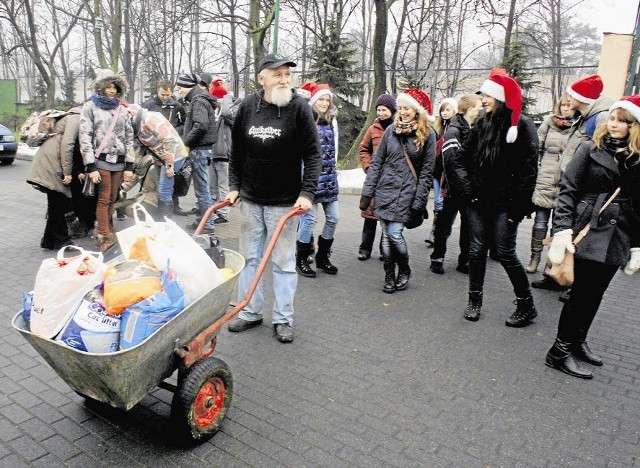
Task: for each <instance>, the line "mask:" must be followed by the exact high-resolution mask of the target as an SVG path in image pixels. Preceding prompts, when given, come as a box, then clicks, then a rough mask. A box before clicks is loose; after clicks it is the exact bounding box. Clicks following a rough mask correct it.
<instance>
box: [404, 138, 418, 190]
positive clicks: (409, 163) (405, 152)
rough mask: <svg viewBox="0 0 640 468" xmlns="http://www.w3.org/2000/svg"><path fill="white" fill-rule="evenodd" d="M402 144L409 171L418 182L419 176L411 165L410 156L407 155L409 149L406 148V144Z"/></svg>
mask: <svg viewBox="0 0 640 468" xmlns="http://www.w3.org/2000/svg"><path fill="white" fill-rule="evenodd" d="M400 144H401V145H402V152H403V153H404V159H406V161H407V164H408V165H409V170H410V171H411V174H412V175H413V178H414V179H415V180H416V181H417V180H418V174H416V170H415V168H414V167H413V164H412V163H411V159H410V158H409V155H408V154H407V148H406V147H405V145H404V142H400Z"/></svg>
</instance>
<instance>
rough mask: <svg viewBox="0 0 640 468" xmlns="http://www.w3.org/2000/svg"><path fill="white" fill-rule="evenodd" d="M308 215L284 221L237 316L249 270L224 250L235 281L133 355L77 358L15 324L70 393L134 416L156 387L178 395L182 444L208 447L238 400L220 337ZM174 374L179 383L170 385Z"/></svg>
mask: <svg viewBox="0 0 640 468" xmlns="http://www.w3.org/2000/svg"><path fill="white" fill-rule="evenodd" d="M228 205H229V202H228V201H224V202H221V203H218V204H216V205H214V206H212V207H210V208H209V210H207V212H206V213H205V215H204V216H203V219H202V221H201V222H200V225H199V226H198V228H197V229H196V231H195V233H194V236H197V235H199V234H200V232H201V231H202V228H203V227H204V225H205V224H206V222H207V220H208V219H209V218H210V217H211V215H212V214H213V213H214V212H215V211H216V210H218V209H220V208H222V207H223V206H228ZM302 212H303V211H302V210H299V209H297V208H294V209H292V210H291V211H290V212H289V213H287V214H286V215H285V216H283V217H282V219H281V220H280V222H279V224H278V226H277V227H276V230H275V232H274V234H273V236H272V238H271V240H270V242H269V244H268V245H267V247H266V249H265V252H264V256H263V258H262V260H261V262H260V265H259V266H258V270H257V272H256V275H255V277H254V278H253V282H252V283H251V286H250V288H249V290H248V291H247V293H246V295H245V297H244V298H243V299H242V301H240V303H238V304H237V305H235V306H234V307H233V308H232V309H231V310H228V308H229V299H230V298H231V294H232V292H233V290H234V288H235V286H236V283H237V280H238V275H239V274H240V272H241V271H242V269H243V268H244V264H245V263H244V258H243V257H242V256H241V255H240V254H239V253H237V252H234V251H232V250H228V249H224V254H225V262H226V267H228V268H231V270H232V271H233V275H232V276H231V277H230V278H228V279H226V280H225V281H224V282H223V283H221V284H220V285H218V286H217V287H215V288H213V289H212V290H210V291H209V292H207V293H205V294H204V295H202V296H201V297H200V298H198V299H196V300H195V301H194V302H192V303H191V304H189V306H187V307H186V308H185V309H184V310H183V311H182V312H181V313H180V314H178V315H177V316H176V317H175V318H173V319H172V320H171V321H169V322H168V323H166V324H165V325H164V326H162V327H161V328H160V329H159V330H158V331H157V332H155V333H154V334H153V335H151V336H150V337H149V338H147V339H146V340H145V341H143V342H142V343H140V344H138V345H136V346H134V347H132V348H129V349H126V350H122V351H117V352H115V353H109V354H97V353H88V352H84V351H79V350H77V349H74V348H70V347H68V346H66V345H64V344H62V343H59V342H57V341H53V340H49V339H46V338H43V337H40V336H37V335H34V334H33V333H31V332H30V331H29V325H28V323H27V322H26V321H25V319H24V318H23V316H22V314H21V313H20V312H19V313H18V314H16V316H15V317H14V318H13V320H12V325H13V327H14V328H15V329H16V330H18V331H19V332H20V333H21V334H22V336H23V337H24V338H25V339H26V340H27V341H28V342H29V344H31V346H33V347H34V348H35V349H36V351H38V353H39V354H40V355H41V356H42V357H43V358H44V360H45V361H46V362H47V363H48V364H49V365H50V366H51V368H52V369H53V370H54V371H55V372H56V373H57V374H58V375H59V376H60V378H62V380H64V381H65V382H66V383H67V385H69V387H71V389H72V390H74V391H75V392H76V393H78V394H79V395H81V396H82V397H84V398H86V399H88V400H95V401H99V402H102V403H105V404H108V405H110V406H112V407H114V408H120V409H123V410H125V411H128V410H130V409H131V408H133V407H134V406H135V405H136V404H137V403H139V402H140V401H141V400H142V399H143V398H144V397H145V396H146V395H147V394H148V393H149V392H150V391H152V390H153V389H154V388H156V387H160V388H164V389H167V390H170V391H172V392H173V394H174V396H173V400H172V404H171V416H172V419H173V420H174V424H173V427H172V429H173V430H175V431H176V436H177V440H179V441H180V442H181V443H183V444H188V445H193V444H197V443H201V442H204V441H205V440H207V439H209V438H211V437H212V436H213V435H214V434H215V433H216V432H217V431H218V430H219V429H220V426H221V424H222V421H223V420H224V418H225V416H226V414H227V411H228V409H229V406H230V404H231V399H232V396H233V378H232V375H231V370H230V369H229V367H228V366H227V364H226V363H225V362H224V361H223V360H221V359H219V358H216V357H213V356H212V354H213V351H214V349H215V347H216V343H217V335H218V332H219V331H220V329H221V328H222V326H223V325H224V324H225V323H227V322H228V321H229V320H231V319H232V318H233V317H234V316H235V315H237V314H238V313H239V312H240V311H241V310H242V309H243V308H244V307H245V306H246V305H247V304H248V303H249V301H250V300H251V297H252V296H253V293H254V292H255V290H256V287H257V285H258V282H259V281H260V278H261V276H262V274H263V272H264V270H265V268H266V265H267V263H268V262H269V258H270V257H271V254H272V252H273V249H274V247H275V245H276V243H277V241H278V238H279V236H280V234H281V232H282V230H283V228H284V226H285V224H286V222H287V221H288V220H289V219H291V218H292V217H294V216H296V215H299V214H301V213H302ZM119 259H122V257H118V258H117V259H114V260H113V261H118V260H119ZM176 370H177V371H178V378H177V384H172V383H170V382H167V381H166V379H168V378H169V377H171V376H172V375H173V373H174V372H175V371H176Z"/></svg>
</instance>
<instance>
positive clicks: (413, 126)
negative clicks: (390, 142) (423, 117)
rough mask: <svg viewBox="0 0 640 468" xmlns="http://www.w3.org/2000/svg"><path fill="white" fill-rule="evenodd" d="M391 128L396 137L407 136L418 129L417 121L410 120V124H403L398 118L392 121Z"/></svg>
mask: <svg viewBox="0 0 640 468" xmlns="http://www.w3.org/2000/svg"><path fill="white" fill-rule="evenodd" d="M393 126H394V127H395V131H396V133H397V134H398V135H409V134H411V133H412V132H415V131H416V130H417V129H418V121H417V120H412V121H411V122H403V121H402V119H401V118H400V116H398V117H396V119H395V120H394V121H393Z"/></svg>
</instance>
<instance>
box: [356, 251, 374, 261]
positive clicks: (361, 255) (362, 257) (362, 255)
mask: <svg viewBox="0 0 640 468" xmlns="http://www.w3.org/2000/svg"><path fill="white" fill-rule="evenodd" d="M369 257H371V252H367V251H366V250H361V251H360V252H358V260H368V259H369Z"/></svg>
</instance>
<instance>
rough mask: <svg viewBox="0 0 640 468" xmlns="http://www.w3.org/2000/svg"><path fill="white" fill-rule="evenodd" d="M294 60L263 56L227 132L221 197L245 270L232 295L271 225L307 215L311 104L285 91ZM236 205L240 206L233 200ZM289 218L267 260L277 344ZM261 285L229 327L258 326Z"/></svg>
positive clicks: (287, 301) (291, 267)
mask: <svg viewBox="0 0 640 468" xmlns="http://www.w3.org/2000/svg"><path fill="white" fill-rule="evenodd" d="M295 66H296V64H295V62H292V61H291V60H289V59H286V58H284V57H282V56H281V55H279V54H267V55H266V56H265V57H264V58H263V59H262V61H261V62H260V65H259V66H258V82H259V83H260V85H261V86H262V88H263V89H261V90H258V91H256V92H255V93H254V94H252V95H250V96H247V97H246V98H245V99H244V100H243V101H242V103H241V104H240V107H239V109H238V114H237V116H236V120H235V123H234V125H233V130H232V134H231V156H230V158H229V194H228V195H227V200H229V201H230V202H231V203H232V204H233V206H236V205H238V204H240V214H241V215H240V220H241V221H240V253H241V254H242V255H243V256H244V258H245V261H246V266H245V268H244V270H242V273H241V274H240V278H239V281H238V298H239V300H242V298H244V296H245V294H246V292H247V290H248V289H249V287H250V285H251V282H252V280H253V278H254V277H255V273H256V269H257V266H258V264H259V263H260V261H261V259H262V256H263V253H264V249H265V246H266V245H267V242H268V241H269V240H270V238H271V236H272V235H273V232H274V231H275V228H276V226H277V224H278V221H279V220H280V219H281V218H282V217H283V216H284V215H285V214H287V213H288V212H289V211H291V209H292V208H294V207H297V208H300V209H302V210H304V211H309V210H310V209H311V206H312V202H313V198H314V196H315V192H316V188H317V185H318V177H319V175H320V170H321V168H322V156H321V150H320V143H319V141H318V132H317V131H316V125H315V123H314V121H313V116H312V113H311V107H310V106H309V104H308V102H307V100H306V99H304V98H302V97H300V96H298V95H297V94H295V93H294V92H293V90H292V88H291V67H295ZM240 200H242V203H240ZM297 225H298V220H297V218H294V219H292V220H291V221H289V222H288V223H287V224H286V226H285V228H284V230H283V231H282V234H281V235H280V239H279V240H278V243H277V244H276V247H275V249H274V251H273V254H272V256H271V269H272V272H273V292H274V296H275V303H274V306H273V317H272V323H273V330H274V333H275V336H276V338H277V340H278V341H280V342H282V343H290V342H292V341H293V329H292V325H293V299H294V296H295V292H296V287H297V283H298V274H297V273H296V260H295V248H296V245H295V244H296V231H297ZM263 305H264V296H263V293H262V282H260V283H259V285H258V288H257V289H256V291H255V293H254V294H253V298H252V299H251V302H250V303H249V304H248V305H247V307H245V309H243V310H242V311H241V312H240V314H239V315H238V317H236V318H235V319H234V320H232V321H231V322H230V323H229V331H232V332H242V331H245V330H248V329H250V328H253V327H256V326H258V325H260V324H261V323H262V308H263Z"/></svg>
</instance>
